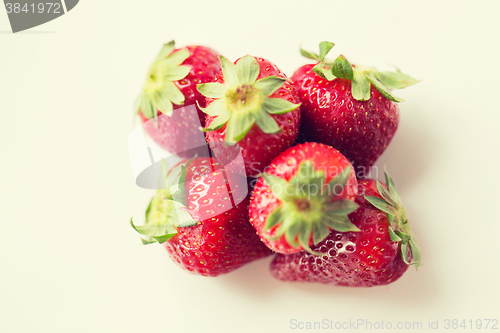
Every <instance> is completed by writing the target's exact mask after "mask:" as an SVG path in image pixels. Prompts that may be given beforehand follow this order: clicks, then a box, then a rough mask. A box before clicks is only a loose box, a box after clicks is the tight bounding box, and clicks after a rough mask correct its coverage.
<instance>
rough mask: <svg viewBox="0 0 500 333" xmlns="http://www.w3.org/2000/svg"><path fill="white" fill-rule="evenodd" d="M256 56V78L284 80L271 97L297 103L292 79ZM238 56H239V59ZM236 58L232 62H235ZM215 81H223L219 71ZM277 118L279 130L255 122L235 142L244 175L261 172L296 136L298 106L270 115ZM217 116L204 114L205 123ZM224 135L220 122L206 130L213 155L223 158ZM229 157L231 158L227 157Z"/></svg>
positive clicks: (224, 153) (298, 121)
mask: <svg viewBox="0 0 500 333" xmlns="http://www.w3.org/2000/svg"><path fill="white" fill-rule="evenodd" d="M254 58H255V59H257V61H258V63H259V66H260V74H259V76H258V78H257V80H259V79H262V78H264V77H268V76H278V77H281V78H284V79H287V81H286V82H285V83H284V84H283V86H282V87H281V88H280V89H278V90H276V91H275V92H274V93H273V94H272V95H271V96H269V97H270V98H281V99H285V100H287V101H289V102H291V103H294V104H299V103H300V100H299V98H298V95H297V92H296V91H295V89H294V87H293V83H292V82H291V81H290V80H288V78H287V76H286V75H285V74H284V73H283V72H282V71H281V70H280V69H279V68H278V67H276V65H274V64H273V63H271V62H270V61H268V60H266V59H263V58H259V57H254ZM238 60H239V59H238ZM238 60H236V61H235V63H237V62H238ZM216 82H219V83H224V82H225V81H224V76H223V74H222V72H220V74H219V75H218V76H217V79H216ZM212 101H213V99H210V98H207V104H210V103H211V102H212ZM271 117H273V118H274V120H276V122H277V123H278V126H280V127H281V129H282V130H281V131H280V132H278V133H276V134H266V133H264V132H263V131H262V130H261V129H260V128H259V127H258V126H257V125H255V124H254V125H253V127H252V128H251V129H250V131H249V132H248V133H247V135H246V136H245V137H244V138H243V139H242V140H241V141H239V142H238V143H237V145H238V146H239V147H240V149H241V154H242V156H243V161H244V162H245V170H246V173H247V176H255V175H257V174H259V173H260V172H262V171H263V170H264V168H265V167H266V166H267V165H269V163H270V162H271V161H272V160H273V158H275V157H276V156H277V155H278V154H279V153H281V152H282V151H284V150H285V149H287V148H288V147H290V146H291V145H292V144H293V143H294V142H295V139H296V138H297V135H298V133H299V126H300V107H298V108H297V109H295V110H293V111H291V112H288V113H285V114H281V115H271ZM215 118H216V117H210V116H207V120H206V125H207V126H209V125H210V124H211V123H212V121H213V120H214V119H215ZM225 136H226V126H223V127H222V128H220V129H219V130H217V131H212V132H208V133H207V141H208V142H209V144H210V147H211V148H212V149H213V150H214V152H215V155H216V156H217V157H218V158H220V159H224V157H223V156H224V155H227V154H231V152H229V150H227V149H225V148H224V147H223V145H222V144H221V143H222V142H224V139H225ZM229 159H230V158H229Z"/></svg>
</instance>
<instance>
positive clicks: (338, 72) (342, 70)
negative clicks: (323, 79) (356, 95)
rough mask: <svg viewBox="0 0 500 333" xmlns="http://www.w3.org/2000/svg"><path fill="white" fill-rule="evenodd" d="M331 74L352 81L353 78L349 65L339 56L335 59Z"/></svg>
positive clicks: (342, 56) (343, 57)
mask: <svg viewBox="0 0 500 333" xmlns="http://www.w3.org/2000/svg"><path fill="white" fill-rule="evenodd" d="M332 74H333V75H335V76H336V77H339V78H342V79H347V80H352V79H353V77H354V74H353V71H352V66H351V63H350V62H349V61H348V60H347V59H346V57H345V56H344V55H343V54H341V55H339V56H338V57H337V59H335V61H334V63H333V66H332Z"/></svg>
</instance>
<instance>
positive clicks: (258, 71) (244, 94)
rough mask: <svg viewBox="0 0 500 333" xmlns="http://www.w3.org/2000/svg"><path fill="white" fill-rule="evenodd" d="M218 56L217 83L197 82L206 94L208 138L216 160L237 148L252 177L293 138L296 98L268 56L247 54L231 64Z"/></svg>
mask: <svg viewBox="0 0 500 333" xmlns="http://www.w3.org/2000/svg"><path fill="white" fill-rule="evenodd" d="M219 58H220V60H221V64H222V72H221V73H220V74H219V76H218V77H217V79H216V81H215V82H212V83H206V84H201V85H199V86H198V89H199V91H200V92H201V93H202V94H203V95H205V96H206V97H207V107H206V108H201V109H202V110H203V111H204V112H205V113H207V114H208V117H207V121H206V125H207V128H206V131H208V134H207V141H208V142H209V144H210V147H211V148H212V150H213V151H214V153H215V155H216V156H217V158H219V159H220V160H221V161H225V160H228V159H229V160H230V159H232V156H233V155H234V154H236V153H239V151H240V150H241V154H242V156H243V161H244V163H245V169H246V173H247V175H248V176H254V175H257V174H258V173H259V172H261V171H262V170H263V169H264V168H265V167H266V166H267V165H268V164H269V163H270V162H271V160H272V159H273V158H274V157H276V155H278V154H279V153H280V152H282V151H283V150H285V149H287V148H288V147H290V146H291V145H292V144H293V143H294V141H295V139H296V138H297V134H298V132H299V122H300V108H299V99H298V96H297V94H296V92H295V89H294V88H293V84H292V83H291V81H289V80H288V79H287V77H286V75H285V74H284V73H283V72H282V71H280V70H279V69H278V68H277V67H276V66H275V65H274V64H272V63H271V62H269V61H268V60H265V59H263V58H258V57H252V56H248V55H247V56H244V57H242V58H240V59H238V60H237V61H236V62H235V64H236V65H235V64H233V63H231V62H230V61H229V60H227V59H226V58H224V57H219ZM227 155H230V157H227Z"/></svg>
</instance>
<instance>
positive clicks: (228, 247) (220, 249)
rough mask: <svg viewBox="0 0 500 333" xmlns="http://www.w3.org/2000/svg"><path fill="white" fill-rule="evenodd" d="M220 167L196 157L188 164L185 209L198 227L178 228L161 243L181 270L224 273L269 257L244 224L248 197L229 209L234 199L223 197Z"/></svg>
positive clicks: (248, 224)
mask: <svg viewBox="0 0 500 333" xmlns="http://www.w3.org/2000/svg"><path fill="white" fill-rule="evenodd" d="M220 168H221V166H220V164H219V163H217V162H214V161H213V160H212V159H209V158H196V159H195V160H193V161H192V162H191V163H190V164H189V165H188V172H187V175H186V181H187V182H189V183H188V184H187V190H188V201H187V207H188V211H189V213H190V215H191V217H193V218H194V219H195V220H198V224H197V225H196V226H192V227H184V228H178V229H177V231H178V234H177V235H175V236H174V237H172V238H171V239H170V240H169V241H167V242H166V243H165V244H166V248H167V251H168V253H169V254H170V257H171V258H172V259H173V260H174V261H176V262H177V263H178V264H179V265H180V266H181V267H182V268H184V269H186V270H188V271H190V272H192V273H194V274H198V275H203V276H218V275H220V274H224V273H228V272H231V271H233V270H235V269H237V268H239V267H241V266H242V265H244V264H246V263H249V262H251V261H253V260H256V259H259V258H263V257H265V256H267V255H269V254H271V251H270V250H269V249H268V248H267V247H266V246H265V245H264V244H263V243H262V242H261V241H260V240H259V237H258V236H257V235H256V233H255V230H254V229H253V227H252V226H251V225H250V223H249V222H248V197H246V198H245V199H244V200H243V201H241V203H239V204H237V205H236V206H235V207H233V205H232V203H231V201H232V200H231V199H233V200H235V199H236V198H231V195H228V194H227V193H228V192H227V191H229V188H228V186H227V185H224V179H225V177H224V174H223V173H222V172H221V171H220ZM227 177H228V178H230V177H238V175H228V176H227ZM233 192H234V191H233ZM214 193H215V195H214ZM205 200H207V202H205ZM238 201H239V200H238ZM219 205H220V206H219Z"/></svg>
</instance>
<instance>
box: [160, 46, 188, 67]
mask: <svg viewBox="0 0 500 333" xmlns="http://www.w3.org/2000/svg"><path fill="white" fill-rule="evenodd" d="M174 49H175V41H173V40H171V41H170V42H168V43H165V44H163V47H162V48H161V50H160V53H158V55H157V56H156V61H161V60H165V59H166V58H167V57H168V56H169V55H170V53H172V51H173V50H174ZM183 61H184V60H183ZM181 63H182V62H181ZM179 65H180V63H179Z"/></svg>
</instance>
